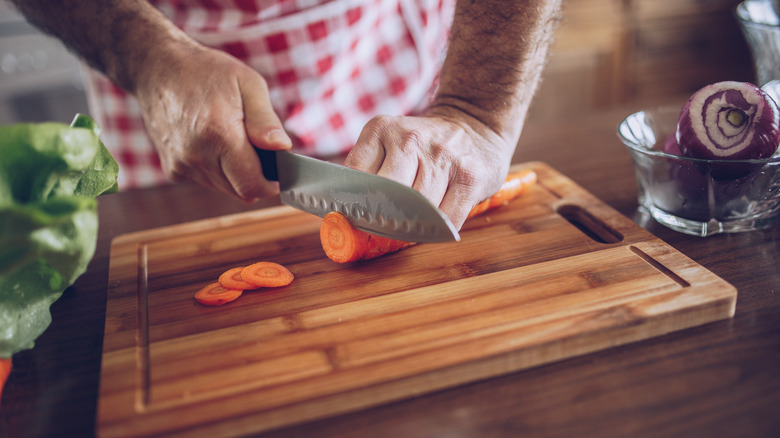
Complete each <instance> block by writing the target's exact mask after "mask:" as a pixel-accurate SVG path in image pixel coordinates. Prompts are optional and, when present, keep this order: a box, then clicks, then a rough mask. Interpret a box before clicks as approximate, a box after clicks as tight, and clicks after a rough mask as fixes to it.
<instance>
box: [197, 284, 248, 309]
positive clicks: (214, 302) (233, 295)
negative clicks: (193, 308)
mask: <svg viewBox="0 0 780 438" xmlns="http://www.w3.org/2000/svg"><path fill="white" fill-rule="evenodd" d="M243 293H244V291H243V290H237V289H227V288H225V287H223V286H222V285H220V284H219V283H211V284H209V285H208V286H206V287H204V288H203V289H201V290H199V291H197V292H196V293H195V299H196V300H197V301H198V302H199V303H201V304H203V305H205V306H221V305H223V304H227V303H229V302H231V301H235V300H237V299H238V297H240V296H241V294H243Z"/></svg>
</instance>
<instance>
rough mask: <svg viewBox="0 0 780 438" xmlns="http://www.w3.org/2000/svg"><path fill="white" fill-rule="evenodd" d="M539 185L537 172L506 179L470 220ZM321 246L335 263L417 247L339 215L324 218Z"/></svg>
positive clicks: (370, 257)
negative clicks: (368, 230) (374, 232)
mask: <svg viewBox="0 0 780 438" xmlns="http://www.w3.org/2000/svg"><path fill="white" fill-rule="evenodd" d="M534 184H536V172H534V171H532V170H522V171H519V172H515V173H512V174H510V175H509V176H507V178H506V180H505V181H504V183H503V184H502V185H501V188H500V189H499V190H498V192H496V193H495V194H494V195H493V196H491V197H490V198H489V199H486V200H485V201H483V202H480V203H479V204H477V205H476V206H475V207H474V208H472V209H471V211H470V212H469V214H468V216H467V219H470V218H472V217H474V216H477V215H479V214H482V213H484V212H486V211H488V210H490V209H493V208H497V207H500V206H502V205H504V204H506V203H508V202H509V201H511V200H512V199H515V198H517V197H519V196H520V195H522V194H523V193H525V191H526V190H528V188H530V187H531V186H533V185H534ZM320 242H321V243H322V248H323V249H324V250H325V254H326V255H327V256H328V258H329V259H331V260H333V261H334V262H336V263H350V262H356V261H359V260H369V259H373V258H376V257H379V256H381V255H384V254H389V253H392V252H395V251H399V250H401V249H404V248H407V247H409V246H412V245H414V243H413V242H404V241H401V240H395V239H389V238H387V237H381V236H375V235H373V234H370V233H367V232H365V231H361V230H358V229H357V228H355V227H353V226H352V224H351V223H350V222H349V219H347V217H346V216H344V215H343V214H341V213H339V212H335V211H334V212H330V213H328V214H326V215H325V217H324V218H323V220H322V225H321V227H320Z"/></svg>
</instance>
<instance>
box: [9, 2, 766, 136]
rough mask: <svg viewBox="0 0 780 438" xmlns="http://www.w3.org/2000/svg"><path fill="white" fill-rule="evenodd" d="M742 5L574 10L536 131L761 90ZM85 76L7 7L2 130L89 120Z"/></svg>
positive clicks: (538, 104) (571, 6)
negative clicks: (693, 98) (566, 121)
mask: <svg viewBox="0 0 780 438" xmlns="http://www.w3.org/2000/svg"><path fill="white" fill-rule="evenodd" d="M738 3H739V0H566V2H565V6H564V19H563V22H562V23H561V26H560V28H559V30H558V32H557V34H556V42H555V45H554V48H553V53H552V55H551V58H550V60H549V63H548V66H547V68H546V70H545V73H544V79H543V83H542V86H541V89H540V90H539V91H538V93H537V96H536V98H535V100H534V103H533V106H532V109H531V112H530V114H529V120H530V121H543V122H551V123H555V122H556V121H558V120H559V119H560V118H562V117H563V118H568V117H572V116H576V115H578V114H582V113H583V112H592V111H598V110H604V109H609V108H611V107H626V108H644V107H648V106H652V105H655V104H661V103H670V102H677V101H680V102H682V101H683V100H684V99H685V98H686V97H687V96H689V95H690V94H692V93H693V92H694V91H696V90H697V89H699V88H700V87H702V86H704V85H706V84H708V83H711V82H717V81H720V80H739V81H749V82H753V81H754V79H753V77H754V75H753V67H752V62H751V58H750V52H749V50H748V47H747V43H746V42H745V39H744V37H743V36H742V34H741V33H740V30H739V27H738V25H737V22H736V19H735V15H734V9H735V8H736V5H737V4H738ZM86 102H87V100H86V97H85V95H84V88H83V86H82V67H81V65H80V63H79V61H78V60H77V59H76V58H74V57H73V56H72V55H71V54H70V53H68V51H67V50H66V49H65V48H64V47H63V45H62V44H60V43H59V42H58V41H57V40H54V39H52V38H49V37H47V36H45V35H43V34H41V33H40V32H38V31H37V30H35V29H34V28H33V27H31V26H30V25H28V24H27V23H26V22H25V20H24V18H23V17H21V16H20V15H19V14H18V13H16V11H15V10H14V9H13V7H12V6H10V5H8V3H6V1H5V0H0V124H8V123H16V122H23V121H24V122H38V121H49V120H51V121H59V122H63V123H69V122H70V121H71V120H72V118H73V115H74V114H75V113H76V112H87V111H88V110H87V103H86Z"/></svg>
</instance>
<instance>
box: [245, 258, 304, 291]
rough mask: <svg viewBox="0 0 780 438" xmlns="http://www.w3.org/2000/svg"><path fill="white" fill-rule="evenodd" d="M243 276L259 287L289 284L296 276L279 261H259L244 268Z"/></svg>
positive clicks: (248, 281)
mask: <svg viewBox="0 0 780 438" xmlns="http://www.w3.org/2000/svg"><path fill="white" fill-rule="evenodd" d="M241 278H242V279H243V280H244V281H246V282H247V283H251V284H253V285H255V287H256V288H257V287H279V286H287V285H288V284H290V283H292V281H293V278H295V277H294V276H293V274H292V272H290V271H289V270H287V268H285V267H284V266H282V265H280V264H278V263H274V262H257V263H254V264H252V265H249V266H247V267H246V268H244V269H242V270H241Z"/></svg>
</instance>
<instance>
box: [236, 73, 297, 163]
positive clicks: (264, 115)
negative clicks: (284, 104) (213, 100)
mask: <svg viewBox="0 0 780 438" xmlns="http://www.w3.org/2000/svg"><path fill="white" fill-rule="evenodd" d="M239 89H240V92H241V99H242V102H243V105H244V124H245V125H246V133H247V136H248V138H249V142H250V143H251V144H253V145H255V146H257V147H259V148H261V149H267V150H274V151H277V150H287V149H290V148H291V147H292V140H291V139H290V137H289V136H288V135H287V133H286V132H285V130H284V127H283V126H282V122H281V120H279V116H277V115H276V112H275V111H274V109H273V106H272V105H271V99H270V97H269V95H268V86H267V85H266V83H265V80H264V79H263V78H262V77H261V76H260V75H259V74H255V73H254V72H252V73H250V74H248V75H247V77H246V78H244V79H243V80H242V81H241V82H239Z"/></svg>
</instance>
